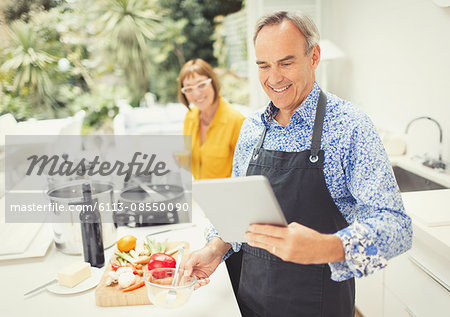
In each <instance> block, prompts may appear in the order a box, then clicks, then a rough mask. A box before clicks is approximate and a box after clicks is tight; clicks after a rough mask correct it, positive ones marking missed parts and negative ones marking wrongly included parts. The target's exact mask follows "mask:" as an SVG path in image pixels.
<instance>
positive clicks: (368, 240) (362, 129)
mask: <svg viewBox="0 0 450 317" xmlns="http://www.w3.org/2000/svg"><path fill="white" fill-rule="evenodd" d="M360 123H361V124H358V125H357V126H356V127H355V128H354V130H353V133H351V134H350V136H351V137H350V138H349V139H348V146H346V148H347V149H348V150H347V151H346V153H345V155H344V160H343V162H344V169H345V178H346V183H347V187H348V190H349V191H350V193H351V195H352V197H353V199H354V200H355V203H354V206H353V208H354V214H355V217H354V221H353V222H352V223H351V224H350V225H349V226H348V227H346V228H344V229H342V230H340V231H338V232H337V233H336V235H337V236H338V237H339V238H340V239H341V241H342V245H343V247H344V251H345V262H336V263H330V264H329V265H330V269H331V272H332V275H331V278H332V279H333V280H336V281H342V280H345V279H348V278H351V277H362V276H366V275H369V274H372V273H374V272H375V271H377V270H379V269H381V268H383V267H385V266H386V265H387V260H389V259H390V258H392V257H394V256H396V255H398V254H401V253H403V252H405V251H407V250H408V249H409V248H411V244H412V229H411V227H412V226H411V218H410V217H409V216H407V215H406V213H405V210H404V207H403V203H402V199H401V195H400V191H399V189H398V186H397V183H396V181H395V178H394V175H393V172H392V168H391V165H390V163H389V159H388V157H387V155H386V153H385V150H384V148H383V145H382V142H381V140H380V138H379V137H378V134H377V133H376V130H375V127H374V126H373V124H372V123H371V122H370V120H369V119H368V118H367V117H363V118H361V119H360Z"/></svg>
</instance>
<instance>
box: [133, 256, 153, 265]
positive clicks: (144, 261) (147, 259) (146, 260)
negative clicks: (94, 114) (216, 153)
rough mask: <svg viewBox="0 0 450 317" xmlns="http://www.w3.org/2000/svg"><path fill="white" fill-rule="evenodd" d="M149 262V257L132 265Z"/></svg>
mask: <svg viewBox="0 0 450 317" xmlns="http://www.w3.org/2000/svg"><path fill="white" fill-rule="evenodd" d="M149 260H150V257H145V258H142V259H140V260H137V261H136V262H134V264H147V263H148V261H149Z"/></svg>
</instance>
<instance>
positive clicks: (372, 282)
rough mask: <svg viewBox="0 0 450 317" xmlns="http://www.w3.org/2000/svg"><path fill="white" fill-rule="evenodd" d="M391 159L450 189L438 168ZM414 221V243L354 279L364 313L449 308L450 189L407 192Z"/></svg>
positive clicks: (430, 312) (427, 312) (436, 312)
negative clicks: (368, 273)
mask: <svg viewBox="0 0 450 317" xmlns="http://www.w3.org/2000/svg"><path fill="white" fill-rule="evenodd" d="M390 159H391V164H392V165H393V166H399V167H401V168H403V169H405V170H408V171H410V172H412V173H414V174H417V175H419V176H422V177H425V178H427V179H429V180H431V181H433V182H435V183H438V184H441V185H443V186H445V187H448V188H450V174H449V173H450V171H449V170H447V171H446V172H444V173H443V172H439V171H436V170H433V169H431V168H429V167H425V166H423V165H422V164H420V162H418V161H416V160H414V159H411V158H409V157H406V156H402V157H391V158H390ZM401 195H402V200H403V203H404V206H405V210H406V213H407V214H408V215H409V216H411V219H412V225H413V244H412V248H411V249H410V250H409V251H408V252H406V253H404V254H401V255H400V256H398V257H395V258H393V259H391V260H389V261H388V265H387V267H386V268H385V269H383V270H381V271H379V272H376V273H375V274H373V275H371V276H368V277H364V278H361V279H357V280H356V306H357V307H358V309H359V310H360V312H361V313H362V314H363V315H364V316H366V317H371V316H374V317H375V316H377V317H378V316H386V317H390V316H441V315H442V313H443V312H444V311H448V310H449V309H450V306H449V305H450V301H449V299H450V270H449V269H448V268H449V267H450V189H440V190H425V191H414V192H403V193H402V194H401Z"/></svg>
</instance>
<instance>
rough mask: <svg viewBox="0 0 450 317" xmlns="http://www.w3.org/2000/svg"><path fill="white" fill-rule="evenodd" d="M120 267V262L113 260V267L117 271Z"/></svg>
mask: <svg viewBox="0 0 450 317" xmlns="http://www.w3.org/2000/svg"><path fill="white" fill-rule="evenodd" d="M119 267H121V266H120V265H119V264H117V263H115V262H113V263H112V264H111V268H112V269H113V270H114V271H117V270H118V268H119Z"/></svg>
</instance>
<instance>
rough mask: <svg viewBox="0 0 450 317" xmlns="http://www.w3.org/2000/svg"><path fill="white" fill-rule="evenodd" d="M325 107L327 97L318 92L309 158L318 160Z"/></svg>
mask: <svg viewBox="0 0 450 317" xmlns="http://www.w3.org/2000/svg"><path fill="white" fill-rule="evenodd" d="M326 106H327V96H326V95H325V93H324V92H323V91H322V90H320V94H319V101H318V102H317V108H316V118H315V120H314V128H313V135H312V140H311V158H312V159H314V158H318V154H319V151H320V143H321V139H322V129H323V120H324V118H325V108H326Z"/></svg>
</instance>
